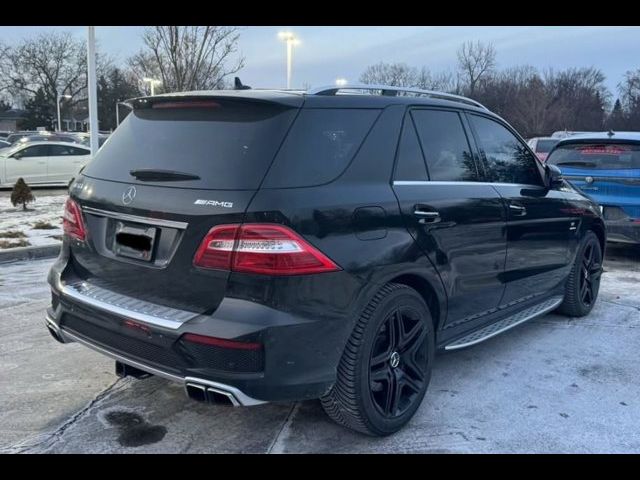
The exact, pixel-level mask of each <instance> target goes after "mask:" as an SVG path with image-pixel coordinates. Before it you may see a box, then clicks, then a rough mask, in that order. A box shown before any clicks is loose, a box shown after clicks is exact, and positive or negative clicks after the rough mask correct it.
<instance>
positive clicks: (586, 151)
mask: <svg viewBox="0 0 640 480" xmlns="http://www.w3.org/2000/svg"><path fill="white" fill-rule="evenodd" d="M547 163H550V164H552V165H557V166H558V167H560V168H561V169H562V167H569V168H589V169H595V170H607V169H611V170H616V169H631V168H638V169H640V145H627V144H605V145H603V144H600V145H598V144H595V143H594V144H584V143H583V144H573V145H562V146H560V147H558V148H557V149H556V150H554V152H553V153H552V154H551V155H549V159H548V160H547Z"/></svg>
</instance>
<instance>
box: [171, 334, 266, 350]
mask: <svg viewBox="0 0 640 480" xmlns="http://www.w3.org/2000/svg"><path fill="white" fill-rule="evenodd" d="M182 338H183V340H186V341H187V342H192V343H199V344H200V345H209V346H210V347H220V348H230V349H232V350H260V349H261V348H262V344H261V343H256V342H238V341H236V340H225V339H224V338H216V337H208V336H205V335H196V334H195V333H185V334H184V336H183V337H182Z"/></svg>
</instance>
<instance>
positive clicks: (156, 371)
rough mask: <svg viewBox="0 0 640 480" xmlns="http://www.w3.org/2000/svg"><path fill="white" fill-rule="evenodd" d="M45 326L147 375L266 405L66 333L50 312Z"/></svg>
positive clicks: (237, 400) (59, 336)
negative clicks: (212, 389) (203, 387)
mask: <svg viewBox="0 0 640 480" xmlns="http://www.w3.org/2000/svg"><path fill="white" fill-rule="evenodd" d="M45 324H46V326H47V328H48V329H49V331H50V332H51V333H52V334H53V336H54V337H55V338H56V339H57V340H58V341H60V342H62V343H71V342H78V343H81V344H83V345H84V346H86V347H89V348H91V349H92V350H95V351H96V352H98V353H102V354H103V355H106V356H108V357H111V358H113V359H114V360H116V361H118V362H122V363H124V364H126V365H129V366H132V367H135V368H138V369H140V370H143V371H145V372H147V373H150V374H151V375H156V376H158V377H162V378H165V379H167V380H171V381H173V382H177V383H180V384H182V385H184V386H185V388H186V386H187V384H190V383H193V384H198V385H206V386H208V387H212V388H214V389H217V390H219V391H220V392H224V393H225V394H226V395H228V397H229V399H230V400H231V403H232V404H233V405H234V406H243V407H247V406H252V405H260V404H263V403H266V402H265V401H263V400H258V399H256V398H252V397H250V396H248V395H246V394H245V393H244V392H242V391H241V390H239V389H237V388H235V387H233V386H231V385H226V384H223V383H219V382H213V381H211V380H207V379H203V378H197V377H182V376H180V375H175V374H173V373H170V372H167V371H165V370H163V369H162V368H158V367H153V366H151V365H148V364H146V363H143V362H140V361H137V360H133V359H132V358H129V357H126V356H123V355H120V354H118V353H115V352H114V351H111V350H108V349H107V348H104V347H102V346H100V345H98V344H96V343H93V342H91V341H90V340H88V339H86V338H84V337H81V336H78V335H74V334H73V333H71V332H68V331H65V330H63V329H62V328H60V327H59V326H58V324H57V323H56V322H55V320H54V319H53V317H52V316H51V315H50V313H49V312H47V314H46V317H45Z"/></svg>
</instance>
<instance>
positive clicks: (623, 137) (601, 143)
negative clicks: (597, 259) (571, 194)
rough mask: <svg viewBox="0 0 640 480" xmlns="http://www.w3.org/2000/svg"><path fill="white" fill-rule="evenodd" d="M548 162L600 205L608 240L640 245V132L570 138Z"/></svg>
mask: <svg viewBox="0 0 640 480" xmlns="http://www.w3.org/2000/svg"><path fill="white" fill-rule="evenodd" d="M547 163H548V164H550V165H556V166H557V167H558V168H559V169H560V170H561V171H562V175H563V177H564V178H565V179H566V180H568V181H570V182H571V183H572V184H573V185H574V186H575V187H576V188H579V189H580V190H581V191H582V192H584V193H585V194H587V195H588V196H590V197H591V198H592V199H593V200H594V201H596V202H597V203H598V204H599V205H600V208H601V209H602V212H603V216H604V219H605V222H606V226H607V239H608V240H609V241H611V242H621V243H632V244H640V132H593V133H584V134H579V135H575V136H571V137H567V138H565V139H563V140H561V141H560V142H558V144H557V145H556V146H555V148H554V149H553V150H552V151H551V152H550V153H549V156H548V157H547Z"/></svg>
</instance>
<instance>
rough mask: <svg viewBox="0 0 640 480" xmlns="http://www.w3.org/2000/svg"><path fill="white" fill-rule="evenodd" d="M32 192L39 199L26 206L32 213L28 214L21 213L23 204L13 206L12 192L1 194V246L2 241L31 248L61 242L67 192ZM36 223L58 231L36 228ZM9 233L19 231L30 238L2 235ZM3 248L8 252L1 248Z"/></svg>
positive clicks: (28, 212)
mask: <svg viewBox="0 0 640 480" xmlns="http://www.w3.org/2000/svg"><path fill="white" fill-rule="evenodd" d="M32 193H33V194H34V196H35V197H36V201H35V202H33V203H30V204H28V205H27V208H28V209H29V210H28V211H26V212H25V211H23V210H22V206H21V205H19V206H17V207H14V206H13V205H12V204H11V200H10V195H11V192H2V194H1V195H0V243H2V241H3V240H6V241H9V242H11V243H15V242H17V241H19V240H26V241H28V242H29V245H30V246H40V245H55V244H57V243H60V240H59V238H60V236H61V235H62V210H63V207H64V202H65V200H66V199H67V192H66V190H48V191H38V190H34V191H33V192H32ZM37 222H41V223H48V224H50V225H51V226H53V227H55V228H52V229H36V228H34V226H36V223H37ZM10 231H20V232H22V233H24V234H25V235H26V236H27V238H22V239H20V238H5V237H3V234H5V233H6V232H10ZM56 237H58V238H56ZM0 249H1V250H5V249H3V248H2V246H1V245H0Z"/></svg>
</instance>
